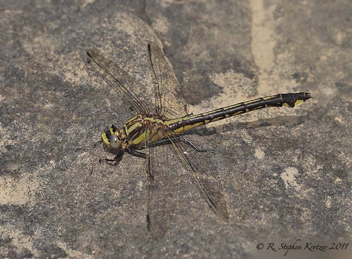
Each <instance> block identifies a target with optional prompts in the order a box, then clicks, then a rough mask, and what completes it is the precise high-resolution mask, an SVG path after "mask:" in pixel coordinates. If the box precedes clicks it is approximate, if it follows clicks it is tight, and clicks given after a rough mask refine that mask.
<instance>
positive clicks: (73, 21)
mask: <svg viewBox="0 0 352 259" xmlns="http://www.w3.org/2000/svg"><path fill="white" fill-rule="evenodd" d="M0 14H1V15H0V27H1V34H0V72H1V73H0V114H1V116H0V136H1V138H0V164H1V166H0V223H1V225H0V258H141V257H146V258H166V257H168V258H180V257H190V258H253V257H258V258H263V257H264V256H268V258H273V257H274V256H278V257H280V258H281V257H282V256H283V254H284V253H285V252H286V250H285V249H283V250H278V251H276V252H274V251H272V250H271V249H268V250H267V247H268V243H270V242H273V243H275V247H279V246H280V245H281V243H285V244H287V245H292V244H294V243H295V242H296V245H298V244H299V245H301V246H303V247H305V244H306V243H307V242H308V243H312V245H318V244H319V245H328V246H329V247H330V245H331V244H332V243H348V242H349V241H350V240H351V226H352V219H351V215H352V209H351V198H352V193H351V181H352V172H351V171H352V170H351V169H352V164H351V163H352V159H351V158H352V156H351V151H352V148H351V146H352V136H351V135H352V134H351V110H352V85H351V81H352V80H351V79H352V52H351V49H352V31H351V28H352V19H351V17H352V5H351V3H350V1H348V0H342V1H318V0H315V1H276V0H264V1H256V0H249V1H233V0H224V1H220V0H217V1H215V0H214V1H211V0H199V1H195V0H190V1H182V0H181V1H177V0H154V1H146V2H143V1H137V0H133V1H98V0H97V1H89V0H86V1H83V0H81V1H75V2H73V1H51V2H50V1H6V0H5V1H1V3H0ZM151 41H153V42H156V43H158V44H160V45H163V46H164V52H165V54H166V56H167V57H168V59H169V60H170V62H171V64H172V65H173V68H174V70H175V74H176V77H177V78H178V80H179V82H180V85H181V88H180V92H179V98H182V99H183V100H185V102H186V103H187V104H188V108H189V111H190V112H193V113H198V112H205V111H207V110H211V109H214V108H218V107H222V106H226V105H230V104H233V103H236V102H241V101H246V100H248V99H252V98H258V97H261V96H266V95H272V94H276V93H287V92H301V91H305V92H310V93H311V94H312V96H313V97H314V99H311V100H309V101H308V102H306V103H305V104H304V105H302V106H300V107H298V108H295V109H288V108H286V109H285V108H272V109H266V110H261V111H257V112H251V113H248V114H244V115H242V116H238V117H236V118H232V119H228V120H226V121H225V122H221V123H220V122H219V123H217V124H215V125H210V126H209V127H207V128H206V130H205V129H203V130H201V131H197V132H196V134H195V137H196V138H195V139H201V141H202V143H206V144H207V145H208V146H207V147H208V148H209V147H210V148H211V149H214V150H215V151H216V153H215V154H214V157H213V159H212V161H211V162H212V163H215V164H214V165H215V166H216V167H217V169H218V170H217V171H218V174H219V177H220V180H219V181H220V182H221V183H222V186H223V193H224V195H225V197H226V200H227V206H228V210H229V213H230V221H229V223H225V222H222V221H221V220H219V218H218V217H217V216H216V215H214V214H213V213H212V211H211V210H210V209H209V208H208V207H207V205H206V203H205V202H204V200H203V199H202V198H201V196H200V194H199V192H198V191H197V188H196V187H195V185H194V183H193V182H192V179H191V177H190V176H189V175H187V173H186V172H184V171H182V169H181V167H180V168H175V170H179V171H180V177H179V179H177V181H179V192H178V194H177V199H178V201H177V203H178V206H177V208H176V211H175V215H174V218H173V223H172V225H171V227H170V230H169V231H168V233H167V234H166V235H165V237H164V238H163V239H162V240H159V241H155V240H154V239H152V238H151V237H150V236H149V235H148V232H147V230H146V222H145V215H146V191H145V184H146V175H145V172H144V162H143V160H142V159H140V158H136V157H131V156H125V157H124V159H123V161H122V162H121V163H120V164H119V165H118V166H117V167H111V166H108V165H105V164H99V163H98V160H99V158H103V157H105V156H108V154H107V153H105V152H104V150H103V149H102V148H101V147H100V146H98V147H96V148H94V147H93V144H94V143H95V142H96V141H99V140H100V134H101V132H102V130H103V129H104V128H105V127H106V126H109V125H111V123H114V124H116V125H122V124H123V123H124V122H125V121H126V120H127V119H128V118H129V117H130V115H129V111H128V108H127V107H125V106H124V105H123V103H122V102H121V99H120V96H119V94H118V92H117V91H116V90H115V89H113V88H112V87H110V86H109V85H106V84H104V83H103V81H102V80H100V79H99V78H97V77H94V76H92V75H91V74H90V73H89V71H88V70H87V67H86V57H85V53H84V49H85V48H90V47H94V48H96V49H99V50H100V51H101V52H102V53H104V55H105V56H106V57H108V58H109V59H111V60H114V61H115V62H116V63H118V64H119V65H120V66H121V67H124V69H125V70H126V71H127V72H128V73H130V74H131V75H132V76H133V77H135V78H136V80H137V81H139V82H140V83H142V84H144V85H145V86H146V87H149V86H150V85H151V81H150V76H149V67H148V55H147V49H146V46H147V43H148V42H151ZM204 162H208V161H204ZM298 239H300V240H298ZM297 240H298V241H297ZM259 243H263V244H264V249H263V250H259V251H258V249H257V244H259ZM351 249H352V247H351V245H350V247H348V248H347V249H346V250H342V249H340V250H339V251H337V250H330V251H325V252H324V251H317V252H315V253H313V252H311V251H309V250H307V249H306V250H304V249H303V248H302V249H301V250H299V249H298V248H297V249H296V250H295V251H289V252H288V256H293V257H292V258H297V256H300V257H302V258H303V257H304V258H307V257H308V256H313V255H317V254H318V255H321V256H323V255H329V254H328V253H331V255H333V256H335V258H337V255H339V256H341V257H340V258H342V254H343V253H348V252H349V253H350V251H351ZM341 250H342V251H341ZM346 258H348V257H347V255H346Z"/></svg>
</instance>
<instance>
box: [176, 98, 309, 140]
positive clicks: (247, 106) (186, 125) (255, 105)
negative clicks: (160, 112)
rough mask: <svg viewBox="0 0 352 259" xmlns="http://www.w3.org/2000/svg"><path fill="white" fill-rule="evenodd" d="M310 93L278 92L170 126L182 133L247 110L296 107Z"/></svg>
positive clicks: (185, 118)
mask: <svg viewBox="0 0 352 259" xmlns="http://www.w3.org/2000/svg"><path fill="white" fill-rule="evenodd" d="M310 98H311V96H310V93H303V92H302V93H289V94H277V95H273V96H267V97H262V98H258V99H255V100H251V101H247V102H241V103H238V104H234V105H230V106H227V107H223V108H219V109H216V110H213V111H210V112H206V113H202V114H198V115H192V116H188V117H184V118H182V119H180V120H177V121H175V122H172V123H170V124H169V128H170V129H171V130H174V131H175V132H176V133H182V132H184V131H187V130H190V129H192V128H195V127H198V126H201V125H204V124H208V123H210V122H214V121H218V120H222V119H225V118H228V117H232V116H236V115H239V114H242V113H245V112H250V111H254V110H259V109H263V108H265V107H282V106H287V107H295V106H297V105H300V104H302V103H303V102H305V101H306V100H308V99H310Z"/></svg>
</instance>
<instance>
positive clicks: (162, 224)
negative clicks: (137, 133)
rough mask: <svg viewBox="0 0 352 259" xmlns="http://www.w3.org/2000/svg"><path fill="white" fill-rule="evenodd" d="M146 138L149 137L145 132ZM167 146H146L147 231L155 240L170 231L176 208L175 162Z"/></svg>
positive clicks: (176, 165) (176, 180) (176, 164)
mask: <svg viewBox="0 0 352 259" xmlns="http://www.w3.org/2000/svg"><path fill="white" fill-rule="evenodd" d="M145 132H146V133H145V134H146V136H145V137H146V138H148V135H149V134H150V133H151V132H150V131H149V130H148V129H147V130H146V131H145ZM170 151H172V150H171V149H170V145H159V146H153V147H150V146H149V143H146V169H147V174H148V181H147V210H148V212H147V228H148V230H149V232H150V234H151V236H152V237H153V238H155V239H157V240H160V239H161V238H163V237H164V235H165V233H166V232H167V231H168V229H169V228H170V225H171V223H172V218H173V216H174V211H175V207H176V204H177V190H178V188H177V186H178V178H177V173H178V168H179V167H178V165H179V164H178V163H179V162H178V161H175V154H174V153H173V152H170Z"/></svg>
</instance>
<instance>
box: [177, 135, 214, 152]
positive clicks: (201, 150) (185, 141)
mask: <svg viewBox="0 0 352 259" xmlns="http://www.w3.org/2000/svg"><path fill="white" fill-rule="evenodd" d="M179 141H182V142H184V143H186V144H187V145H189V146H190V147H191V148H193V149H194V150H195V151H197V152H211V153H214V150H212V149H200V148H198V147H197V146H196V145H194V144H193V143H192V142H191V141H189V140H188V139H185V138H180V139H179Z"/></svg>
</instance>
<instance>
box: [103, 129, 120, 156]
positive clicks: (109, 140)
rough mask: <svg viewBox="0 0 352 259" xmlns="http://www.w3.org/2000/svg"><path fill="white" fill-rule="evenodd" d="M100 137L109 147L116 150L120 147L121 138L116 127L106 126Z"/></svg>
mask: <svg viewBox="0 0 352 259" xmlns="http://www.w3.org/2000/svg"><path fill="white" fill-rule="evenodd" d="M101 138H102V140H103V142H104V144H105V146H106V147H108V148H109V149H112V150H115V151H118V150H120V148H121V139H120V134H119V131H118V130H117V128H116V127H115V126H114V125H112V126H111V127H107V128H106V129H105V130H104V132H103V134H101Z"/></svg>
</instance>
